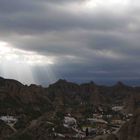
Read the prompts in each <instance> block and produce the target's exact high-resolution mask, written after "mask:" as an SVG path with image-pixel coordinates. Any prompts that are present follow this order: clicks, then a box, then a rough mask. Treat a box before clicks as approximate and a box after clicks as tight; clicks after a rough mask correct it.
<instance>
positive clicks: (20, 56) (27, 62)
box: [0, 41, 55, 84]
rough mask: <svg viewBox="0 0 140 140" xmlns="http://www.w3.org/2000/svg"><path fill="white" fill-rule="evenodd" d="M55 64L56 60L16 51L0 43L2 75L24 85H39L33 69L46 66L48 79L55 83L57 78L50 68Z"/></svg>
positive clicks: (0, 70) (0, 73)
mask: <svg viewBox="0 0 140 140" xmlns="http://www.w3.org/2000/svg"><path fill="white" fill-rule="evenodd" d="M53 64H54V58H50V57H46V56H43V55H39V54H37V53H35V52H31V51H24V50H20V49H16V48H14V47H13V46H12V45H11V44H9V43H7V42H3V41H0V67H1V68H0V75H1V76H3V77H5V78H12V79H17V80H19V81H21V82H22V83H24V84H31V83H37V81H36V79H35V78H34V74H33V70H32V69H33V67H34V66H43V67H44V66H45V67H46V75H47V78H48V79H49V81H54V79H55V78H54V77H55V76H54V73H53V72H52V70H51V67H50V65H53Z"/></svg>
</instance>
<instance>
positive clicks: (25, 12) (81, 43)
mask: <svg viewBox="0 0 140 140" xmlns="http://www.w3.org/2000/svg"><path fill="white" fill-rule="evenodd" d="M0 76H2V77H5V78H14V79H17V80H19V81H21V82H23V83H26V84H30V83H37V84H42V85H48V84H49V83H53V82H55V81H56V80H58V79H59V78H61V79H67V80H69V81H74V82H78V83H79V82H80V83H81V82H87V81H91V80H93V81H95V82H96V83H99V84H114V83H115V82H116V81H124V82H126V83H128V84H132V85H135V84H137V85H138V84H139V85H140V1H139V0H0Z"/></svg>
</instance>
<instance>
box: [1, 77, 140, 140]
mask: <svg viewBox="0 0 140 140" xmlns="http://www.w3.org/2000/svg"><path fill="white" fill-rule="evenodd" d="M113 105H116V106H117V105H122V106H124V107H123V111H124V112H127V113H132V114H135V112H137V110H139V108H140V87H131V86H127V85H125V84H123V83H122V82H118V83H117V84H115V85H114V86H103V85H97V84H95V83H94V82H89V83H84V84H80V85H79V84H76V83H72V82H68V81H66V80H62V79H60V80H58V81H57V82H56V83H54V84H52V85H49V86H48V87H47V88H44V87H42V86H38V85H30V86H27V85H23V84H22V83H20V82H18V81H16V80H12V79H4V78H0V116H6V115H9V116H18V119H19V120H21V121H20V124H17V125H16V129H17V130H19V131H20V132H21V131H27V127H29V124H30V122H31V121H33V120H35V119H37V118H40V117H42V116H46V117H47V120H51V119H52V118H55V116H56V114H57V113H58V112H61V115H62V113H63V114H66V113H67V114H68V113H70V114H73V115H74V116H76V117H77V118H80V117H82V116H84V115H90V113H91V107H92V111H93V108H94V111H96V110H97V108H98V107H102V108H104V109H109V107H110V106H113ZM92 113H93V112H92ZM44 114H45V115H44ZM135 118H136V121H137V118H139V117H137V116H135V117H134V118H133V120H132V121H130V122H129V123H127V124H126V125H125V126H124V127H122V129H121V130H122V132H125V134H127V135H128V139H125V140H133V138H132V137H133V135H132V137H129V131H130V130H128V129H129V128H128V127H129V126H130V129H131V125H132V129H133V128H134V129H135V123H136V122H134V119H135ZM138 122H139V120H138ZM0 123H1V124H2V125H0V130H1V132H0V137H1V139H2V140H4V139H6V138H5V135H7V136H8V135H11V130H10V128H8V127H6V126H4V124H3V123H2V122H0ZM44 125H45V124H44ZM2 126H3V127H2ZM36 127H41V126H39V125H35V126H34V128H32V127H31V126H30V129H32V133H36V132H35V131H33V129H35V128H36ZM28 129H29V128H28ZM42 129H43V127H42ZM134 129H133V130H134ZM136 129H137V130H136V131H137V132H135V133H136V134H135V135H138V136H136V137H138V138H139V139H140V136H139V133H140V131H139V127H138V126H136ZM121 130H120V132H119V134H120V136H121V139H119V140H124V136H123V134H124V133H122V132H121ZM42 131H43V130H42ZM42 131H41V130H40V132H39V133H40V134H38V135H41V133H42ZM45 133H47V131H45ZM48 133H49V132H48ZM137 133H138V134H137ZM42 135H43V134H42ZM46 137H47V136H46ZM8 138H10V137H8ZM130 138H131V139H130ZM36 140H37V138H36ZM39 140H45V139H44V138H42V139H41V138H40V139H39ZM134 140H138V139H137V138H136V139H134Z"/></svg>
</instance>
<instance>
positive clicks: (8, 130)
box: [0, 121, 13, 140]
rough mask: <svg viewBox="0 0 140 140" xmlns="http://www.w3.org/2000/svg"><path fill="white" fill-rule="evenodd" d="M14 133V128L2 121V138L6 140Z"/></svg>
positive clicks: (0, 131) (0, 133)
mask: <svg viewBox="0 0 140 140" xmlns="http://www.w3.org/2000/svg"><path fill="white" fill-rule="evenodd" d="M12 134H13V130H12V129H11V128H10V127H9V126H8V125H6V124H5V123H4V122H3V121H0V140H5V139H7V138H8V137H10V136H11V135H12Z"/></svg>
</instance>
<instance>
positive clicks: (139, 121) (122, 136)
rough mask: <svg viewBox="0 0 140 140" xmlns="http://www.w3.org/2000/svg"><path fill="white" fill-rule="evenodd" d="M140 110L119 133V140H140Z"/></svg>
mask: <svg viewBox="0 0 140 140" xmlns="http://www.w3.org/2000/svg"><path fill="white" fill-rule="evenodd" d="M139 128H140V110H139V109H138V110H137V111H136V113H135V115H134V116H133V118H132V119H131V120H130V121H129V122H127V123H126V124H125V125H124V126H123V127H122V128H121V129H120V131H119V133H118V137H119V140H140V129H139Z"/></svg>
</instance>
